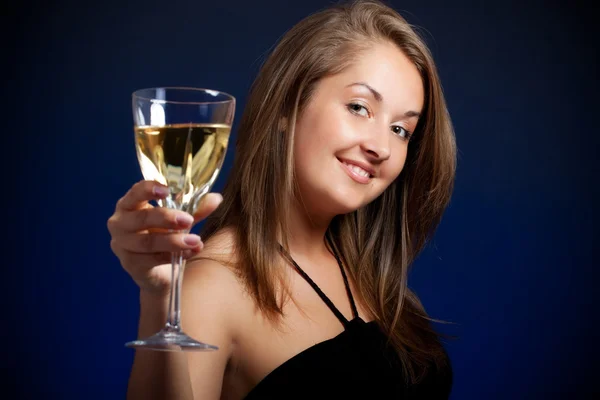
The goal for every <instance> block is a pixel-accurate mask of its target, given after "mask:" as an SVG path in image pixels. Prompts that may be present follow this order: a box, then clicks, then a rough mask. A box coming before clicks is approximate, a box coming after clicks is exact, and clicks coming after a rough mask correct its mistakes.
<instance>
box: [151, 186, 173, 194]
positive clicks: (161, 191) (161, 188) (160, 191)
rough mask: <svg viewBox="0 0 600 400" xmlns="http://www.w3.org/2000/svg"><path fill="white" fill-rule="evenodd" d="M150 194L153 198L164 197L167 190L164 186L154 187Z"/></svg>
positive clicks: (167, 192)
mask: <svg viewBox="0 0 600 400" xmlns="http://www.w3.org/2000/svg"><path fill="white" fill-rule="evenodd" d="M152 193H154V195H155V196H160V197H165V196H166V195H168V194H169V188H166V187H164V186H154V187H153V188H152Z"/></svg>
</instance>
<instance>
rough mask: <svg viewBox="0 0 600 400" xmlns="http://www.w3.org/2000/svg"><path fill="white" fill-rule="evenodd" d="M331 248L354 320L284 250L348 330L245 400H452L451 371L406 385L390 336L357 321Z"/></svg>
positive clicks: (275, 374)
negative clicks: (450, 396)
mask: <svg viewBox="0 0 600 400" xmlns="http://www.w3.org/2000/svg"><path fill="white" fill-rule="evenodd" d="M331 249H332V251H333V253H334V255H335V257H336V259H337V262H338V265H339V266H340V270H341V271H342V276H343V278H344V284H345V285H346V291H347V293H348V298H349V300H350V305H351V307H352V315H353V319H352V320H351V321H348V320H347V319H346V318H345V317H344V315H343V314H342V313H341V312H340V311H339V310H338V309H337V308H336V307H335V305H333V303H332V302H331V300H329V298H328V297H327V296H326V295H325V294H324V293H323V292H322V291H321V289H320V288H319V287H318V286H317V285H316V284H315V283H314V282H313V280H312V279H310V277H309V276H308V275H307V274H306V273H305V272H304V271H303V270H302V269H301V268H300V266H298V264H296V262H295V261H294V260H293V259H292V258H291V256H290V255H289V254H288V253H287V252H285V251H282V253H283V254H284V256H286V257H287V259H288V261H290V263H291V264H292V265H293V266H294V268H295V269H296V271H297V272H298V273H299V274H300V275H301V276H302V277H303V278H304V279H305V280H306V281H307V282H308V283H309V284H310V286H312V288H313V289H314V290H315V291H316V292H317V294H318V295H319V297H321V299H322V300H323V301H324V302H325V304H327V306H328V307H329V309H330V310H331V311H332V312H333V313H334V314H335V316H336V317H337V319H338V320H339V321H340V322H341V323H342V325H343V326H344V331H343V332H342V333H340V334H339V335H337V336H336V337H334V338H332V339H329V340H325V341H324V342H321V343H317V344H316V345H314V346H312V347H309V348H308V349H306V350H304V351H302V352H301V353H299V354H297V355H295V356H294V357H292V358H290V359H289V360H287V361H286V362H284V363H283V364H281V365H280V366H279V367H277V368H275V369H274V370H273V371H272V372H271V373H269V374H268V375H267V376H266V377H265V378H263V379H262V380H261V381H260V382H259V383H258V384H257V385H256V386H255V387H254V388H253V389H252V390H251V391H250V393H248V395H247V396H246V397H245V399H246V400H254V399H308V400H310V399H321V398H328V399H355V398H364V399H410V400H416V399H419V400H420V399H423V400H425V399H427V400H438V399H448V397H449V395H450V389H451V386H452V370H451V368H450V367H448V369H446V370H442V371H436V370H435V369H434V370H433V371H434V372H432V373H430V374H429V375H428V376H427V377H426V378H425V379H424V380H423V381H422V382H421V383H419V384H417V385H412V386H408V385H407V384H406V383H405V380H404V375H403V369H402V366H401V364H400V361H399V358H398V356H397V354H396V352H395V351H394V350H393V349H392V348H391V347H390V346H389V345H386V342H387V337H386V335H385V334H384V333H383V332H382V331H381V330H380V329H379V327H378V325H377V324H376V323H375V322H374V321H372V322H365V321H363V320H362V319H361V318H360V317H359V316H358V311H357V309H356V304H355V303H354V298H353V297H352V292H351V291H350V286H349V285H348V278H347V277H346V273H345V271H344V267H343V265H342V263H341V261H340V258H339V257H338V255H337V254H336V253H335V250H333V249H334V247H333V246H331ZM282 250H283V249H282ZM448 365H450V363H449V362H448Z"/></svg>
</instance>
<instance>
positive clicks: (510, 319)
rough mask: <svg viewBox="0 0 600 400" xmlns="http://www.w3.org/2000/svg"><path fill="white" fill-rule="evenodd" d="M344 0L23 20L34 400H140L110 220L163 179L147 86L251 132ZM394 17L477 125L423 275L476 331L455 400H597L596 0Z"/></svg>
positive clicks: (22, 168)
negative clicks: (215, 105) (192, 94)
mask: <svg viewBox="0 0 600 400" xmlns="http://www.w3.org/2000/svg"><path fill="white" fill-rule="evenodd" d="M327 4H329V2H327V1H324V0H304V1H295V2H290V3H288V2H287V1H267V0H256V1H252V2H235V3H234V2H230V1H219V2H212V1H211V2H207V1H200V0H188V1H180V0H178V1H168V2H167V1H140V0H131V1H120V2H116V1H106V2H94V4H92V2H89V3H88V2H75V1H55V2H52V3H50V2H49V3H43V4H42V3H39V4H38V3H32V2H29V3H28V2H23V3H21V5H20V6H18V7H17V6H15V5H12V6H7V7H12V8H8V16H9V17H8V18H6V21H7V23H6V24H4V26H3V27H2V29H3V35H4V38H5V39H7V40H6V46H5V47H4V50H3V52H4V55H5V61H4V66H3V70H4V74H3V75H4V77H5V78H4V95H3V103H4V105H3V111H4V112H3V118H4V121H5V128H6V130H5V131H4V133H5V134H4V136H3V137H4V140H5V142H4V146H3V148H4V149H5V152H4V161H5V168H4V170H5V173H6V175H7V178H8V180H7V186H6V187H5V188H6V189H7V193H5V195H4V196H3V197H4V207H3V208H4V210H5V214H7V215H6V217H7V220H8V226H9V229H8V231H7V232H5V233H6V234H7V235H8V237H9V238H10V239H9V241H8V246H7V247H6V248H5V249H4V254H5V260H6V261H5V263H4V268H3V270H4V272H5V274H4V275H5V279H4V286H5V288H6V289H5V291H4V293H5V295H7V300H6V301H5V303H4V304H5V307H4V311H5V314H4V318H5V320H4V329H3V334H2V337H3V339H2V343H3V356H2V357H1V359H2V364H3V372H2V373H3V375H4V380H5V382H8V385H7V386H5V391H6V390H8V389H9V388H14V389H15V390H16V393H18V395H17V396H16V397H13V398H27V399H29V398H47V399H70V398H73V399H108V398H110V399H115V398H124V395H125V390H126V384H127V379H128V374H129V369H130V365H131V361H132V356H133V352H132V350H130V349H127V348H125V347H124V343H125V342H126V341H128V340H131V339H133V338H135V336H136V328H137V313H138V296H137V294H138V292H137V288H136V287H135V285H134V284H133V282H132V281H131V280H130V279H129V277H128V276H127V275H126V274H125V272H124V271H123V270H122V269H121V267H120V265H119V262H118V260H117V258H116V257H115V256H114V255H113V254H112V253H111V250H110V247H109V241H110V237H109V234H108V231H107V229H106V220H107V219H108V217H109V216H110V215H111V214H112V212H113V209H114V205H115V203H116V201H117V199H118V198H119V197H121V196H122V195H123V194H124V193H125V191H126V190H127V189H128V188H129V187H130V186H131V185H132V184H133V183H134V182H136V181H138V180H140V179H141V178H142V177H141V173H140V171H139V167H138V165H137V159H136V156H135V151H134V142H133V132H132V116H131V106H130V98H131V97H130V96H131V92H132V91H134V90H135V89H138V88H142V87H149V86H161V85H186V86H199V87H210V88H214V89H220V90H224V91H226V92H229V93H232V94H233V95H235V96H236V97H237V99H238V109H237V112H236V125H235V126H234V128H235V127H236V126H237V122H239V118H240V116H241V113H242V109H243V107H244V105H245V98H246V94H247V91H248V89H249V87H250V85H251V82H252V80H253V78H254V77H255V75H256V73H257V71H258V69H259V67H260V64H261V62H262V60H263V59H264V56H265V55H266V54H267V53H268V51H269V49H270V48H271V47H272V46H273V44H274V43H275V42H276V41H277V39H278V38H279V37H280V36H281V35H282V34H283V33H284V32H285V31H286V30H287V29H289V28H290V27H291V26H292V25H293V24H294V23H296V22H298V21H299V20H300V19H301V18H302V17H304V16H306V15H308V14H309V13H311V12H313V11H316V10H318V9H320V8H322V7H324V6H326V5H327ZM391 4H392V5H393V6H395V7H396V8H397V9H398V10H400V11H401V12H402V13H403V15H404V16H405V17H406V18H407V19H408V20H409V21H410V22H411V23H413V24H415V25H418V26H420V27H422V29H421V30H422V32H423V34H424V36H425V38H426V40H427V42H428V43H429V45H430V46H431V49H432V52H433V54H434V57H435V59H436V61H437V64H438V68H439V70H440V74H441V78H442V82H443V86H444V90H445V93H446V96H447V100H448V104H449V108H450V111H451V114H452V117H453V120H454V124H455V128H456V135H457V141H458V148H459V160H458V161H459V163H458V174H457V180H456V190H455V193H454V196H453V199H452V202H451V204H450V206H449V208H448V210H447V212H446V214H445V217H444V219H443V221H442V224H441V226H440V228H439V230H438V232H437V234H436V237H435V240H434V241H433V242H432V243H431V244H430V246H429V247H428V248H427V250H426V251H425V252H424V253H423V254H422V256H421V257H420V258H419V260H418V261H417V262H416V264H415V268H414V270H413V272H412V273H411V281H410V286H412V287H413V288H414V289H415V290H416V291H417V293H418V294H419V295H420V296H421V299H422V301H423V303H424V304H425V306H426V308H427V309H428V311H429V312H430V314H431V315H432V316H433V317H435V318H440V319H443V320H446V321H451V322H453V323H454V325H449V326H445V327H444V328H443V329H444V331H446V332H448V333H451V334H454V335H457V336H458V338H457V339H456V340H453V341H451V342H449V343H448V345H447V347H448V351H449V353H450V356H451V358H452V361H453V364H454V371H455V384H454V390H453V394H452V399H454V400H456V399H548V398H577V399H583V398H590V397H591V394H592V391H593V390H594V387H593V383H592V381H593V380H595V379H596V375H597V372H598V367H597V361H596V360H598V358H599V355H600V354H599V351H598V347H597V346H598V344H597V342H598V341H597V336H598V334H597V332H598V330H597V328H596V327H597V326H598V322H599V313H598V311H597V305H598V302H597V300H596V297H595V292H596V282H595V279H594V278H595V277H597V276H598V274H597V273H596V271H595V267H597V266H598V263H597V262H595V261H593V260H594V258H593V257H594V245H595V244H596V243H597V236H595V232H594V229H595V227H596V226H597V222H598V211H597V208H596V207H594V204H596V205H597V204H599V202H598V200H599V197H600V196H599V191H598V186H597V183H598V179H597V176H598V172H599V171H598V163H597V154H598V153H597V152H598V150H599V144H600V141H599V139H598V129H597V124H596V120H595V117H596V116H597V115H598V114H597V111H596V110H597V108H598V105H599V104H598V100H597V92H598V89H599V87H598V86H599V85H598V79H597V72H598V45H597V42H595V40H594V37H595V36H597V34H598V30H599V29H598V27H597V25H596V22H594V20H595V19H596V15H595V14H597V13H596V12H595V11H593V9H592V7H593V6H592V5H591V2H590V3H586V2H581V1H570V2H568V3H567V2H566V1H564V2H558V1H545V2H542V1H537V2H536V1H520V2H510V1H508V2H507V1H487V2H478V1H477V2H476V1H473V2H466V1H454V2H446V1H443V0H431V1H423V0H418V1H417V0H406V1H398V0H392V1H391ZM15 7H16V8H15ZM234 138H235V136H234ZM232 147H233V146H230V149H231V148H232ZM227 157H228V159H227V164H226V166H225V168H224V171H225V173H223V174H222V176H221V177H220V178H219V181H218V183H217V185H216V187H215V190H220V188H222V185H223V182H224V180H225V179H226V177H227V172H228V171H229V166H230V163H231V160H232V153H231V152H229V153H228V156H227ZM7 164H8V165H7ZM595 390H596V391H595V393H596V394H598V390H597V389H595ZM42 396H43V397H42Z"/></svg>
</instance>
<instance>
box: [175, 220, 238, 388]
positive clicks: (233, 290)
mask: <svg viewBox="0 0 600 400" xmlns="http://www.w3.org/2000/svg"><path fill="white" fill-rule="evenodd" d="M232 237H233V235H232V234H231V233H229V232H222V233H219V234H217V235H215V236H213V237H212V238H211V239H210V240H209V241H208V242H207V243H205V247H204V249H203V250H202V251H201V252H200V254H199V255H198V256H196V257H194V258H192V259H190V260H188V262H187V266H186V268H185V273H184V279H183V288H182V297H181V313H182V314H181V320H182V327H183V330H184V331H185V332H186V333H187V334H188V335H189V336H191V337H192V338H194V339H196V340H199V341H202V342H204V343H208V344H211V345H214V346H217V347H218V350H217V351H213V352H208V353H206V352H200V353H196V352H190V353H188V354H187V360H188V365H189V371H190V379H191V382H192V387H193V391H194V397H196V398H207V399H212V398H219V397H220V393H221V389H222V382H223V377H224V375H225V370H226V368H227V365H228V363H229V361H230V359H231V357H232V354H233V350H234V343H235V342H236V337H237V333H238V332H239V331H240V329H241V326H243V325H242V324H244V323H246V321H245V319H247V318H248V317H247V307H248V306H249V302H248V298H247V296H245V294H244V293H245V292H244V290H243V289H242V285H241V283H240V281H239V279H238V277H237V275H236V273H235V268H234V267H233V262H234V261H235V257H234V252H233V249H234V246H233V242H232Z"/></svg>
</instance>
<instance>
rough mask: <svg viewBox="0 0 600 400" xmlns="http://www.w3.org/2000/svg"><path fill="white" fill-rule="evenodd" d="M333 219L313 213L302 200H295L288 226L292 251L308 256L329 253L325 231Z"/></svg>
mask: <svg viewBox="0 0 600 400" xmlns="http://www.w3.org/2000/svg"><path fill="white" fill-rule="evenodd" d="M332 219H333V217H323V216H315V215H314V214H313V215H311V214H310V213H309V212H308V211H307V210H306V208H305V207H304V205H303V204H302V203H301V202H299V201H294V202H293V207H292V208H291V210H290V218H289V226H288V230H289V234H288V244H289V247H290V253H292V254H296V255H299V256H307V257H311V255H312V256H319V255H323V254H328V250H327V246H326V245H325V233H326V232H327V228H328V227H329V224H330V223H331V220H332ZM311 258H312V257H311Z"/></svg>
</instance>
